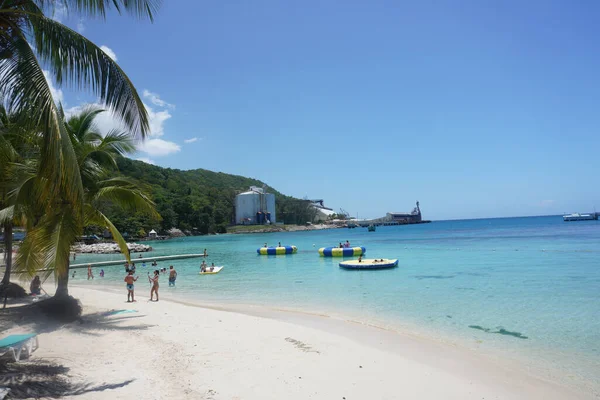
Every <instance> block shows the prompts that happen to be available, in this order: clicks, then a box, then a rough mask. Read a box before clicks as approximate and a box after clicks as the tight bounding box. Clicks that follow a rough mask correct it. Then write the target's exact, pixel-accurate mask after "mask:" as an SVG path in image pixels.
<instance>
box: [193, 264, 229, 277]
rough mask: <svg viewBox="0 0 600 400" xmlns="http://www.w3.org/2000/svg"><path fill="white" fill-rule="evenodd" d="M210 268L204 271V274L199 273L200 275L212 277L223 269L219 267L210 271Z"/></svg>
mask: <svg viewBox="0 0 600 400" xmlns="http://www.w3.org/2000/svg"><path fill="white" fill-rule="evenodd" d="M210 268H211V267H208V268H206V271H204V272H199V274H200V275H213V274H218V273H219V272H221V270H222V269H223V268H225V267H223V266H221V267H214V269H213V270H212V271H210Z"/></svg>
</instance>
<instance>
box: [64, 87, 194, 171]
mask: <svg viewBox="0 0 600 400" xmlns="http://www.w3.org/2000/svg"><path fill="white" fill-rule="evenodd" d="M59 92H60V91H59ZM60 97H61V99H62V92H60ZM157 98H158V95H157ZM91 105H92V106H95V107H99V108H105V107H104V106H103V105H102V104H100V103H94V104H91ZM87 106H89V105H87V104H84V105H80V106H77V107H71V108H69V109H66V110H65V114H66V115H67V117H69V116H71V115H73V114H76V113H78V112H81V110H83V109H84V108H85V107H87ZM144 107H146V111H147V112H148V122H149V125H150V131H149V133H148V137H147V138H146V140H145V141H143V142H142V141H140V142H139V143H138V146H137V149H138V151H139V152H142V153H146V154H147V155H149V156H153V157H161V156H167V155H169V154H174V153H177V152H179V151H181V146H179V145H178V144H177V143H175V142H171V141H168V140H164V139H159V138H160V137H162V136H163V135H164V134H165V123H166V121H167V120H168V119H170V118H171V117H172V115H171V113H170V112H169V111H168V110H155V109H153V108H152V107H150V106H149V105H147V104H145V103H144ZM94 122H95V123H96V126H97V128H98V131H99V132H100V133H101V134H106V133H108V132H109V131H111V130H113V129H118V130H127V129H126V127H125V126H124V125H123V123H122V122H121V121H120V120H119V118H116V117H115V116H114V114H113V113H112V112H111V111H106V112H103V113H100V114H98V116H96V118H95V120H94ZM196 140H200V139H198V138H193V140H192V141H193V142H195V141H196ZM190 143H191V142H190ZM138 159H139V160H141V161H144V162H147V163H149V164H153V163H154V161H153V160H152V159H150V158H147V157H139V158H138Z"/></svg>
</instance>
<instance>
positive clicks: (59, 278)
mask: <svg viewBox="0 0 600 400" xmlns="http://www.w3.org/2000/svg"><path fill="white" fill-rule="evenodd" d="M69 264H70V261H67V267H66V268H56V284H57V285H56V293H54V297H68V296H69Z"/></svg>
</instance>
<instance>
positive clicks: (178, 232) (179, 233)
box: [169, 228, 185, 237]
mask: <svg viewBox="0 0 600 400" xmlns="http://www.w3.org/2000/svg"><path fill="white" fill-rule="evenodd" d="M169 236H172V237H184V236H185V233H183V232H182V231H181V229H177V228H171V229H169Z"/></svg>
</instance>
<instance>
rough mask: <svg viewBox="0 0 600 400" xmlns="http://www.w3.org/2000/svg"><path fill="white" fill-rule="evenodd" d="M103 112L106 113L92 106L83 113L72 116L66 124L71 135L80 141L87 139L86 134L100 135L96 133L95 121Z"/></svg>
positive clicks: (82, 111)
mask: <svg viewBox="0 0 600 400" xmlns="http://www.w3.org/2000/svg"><path fill="white" fill-rule="evenodd" d="M102 112H104V110H103V109H101V108H99V107H96V106H93V105H90V106H87V107H85V108H84V109H83V110H81V112H79V113H77V114H75V115H72V116H71V117H69V119H67V122H66V125H67V129H68V131H69V133H70V134H71V135H73V136H75V137H76V138H77V139H78V140H79V141H84V139H87V138H86V134H89V133H91V132H93V133H94V134H97V135H100V134H99V133H97V132H95V131H96V129H97V127H96V124H95V122H94V119H95V118H96V117H97V116H98V115H99V114H100V113H102ZM88 140H89V139H88Z"/></svg>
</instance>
